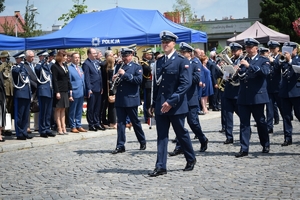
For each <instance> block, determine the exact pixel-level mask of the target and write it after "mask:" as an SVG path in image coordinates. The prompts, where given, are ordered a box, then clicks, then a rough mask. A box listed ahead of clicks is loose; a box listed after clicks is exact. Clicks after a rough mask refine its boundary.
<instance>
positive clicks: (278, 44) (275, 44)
mask: <svg viewBox="0 0 300 200" xmlns="http://www.w3.org/2000/svg"><path fill="white" fill-rule="evenodd" d="M267 45H268V47H269V48H274V49H275V48H276V47H280V43H279V42H277V41H274V40H270V41H269V42H268V44H267Z"/></svg>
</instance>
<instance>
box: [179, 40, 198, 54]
mask: <svg viewBox="0 0 300 200" xmlns="http://www.w3.org/2000/svg"><path fill="white" fill-rule="evenodd" d="M179 47H180V50H181V51H187V52H192V51H194V48H193V47H191V46H190V45H189V44H187V43H185V42H180V44H179Z"/></svg>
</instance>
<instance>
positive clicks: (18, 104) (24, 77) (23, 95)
mask: <svg viewBox="0 0 300 200" xmlns="http://www.w3.org/2000/svg"><path fill="white" fill-rule="evenodd" d="M13 57H14V58H15V59H16V62H17V64H16V65H14V66H13V68H12V78H13V85H14V106H15V112H14V114H15V129H16V136H17V140H26V139H32V137H30V136H28V133H27V127H28V121H29V120H28V119H29V118H30V117H29V114H30V112H29V107H30V100H31V90H30V76H29V73H28V71H27V69H26V68H25V66H24V64H23V63H21V61H22V60H23V59H24V57H25V55H24V52H19V53H17V54H15V55H14V56H13Z"/></svg>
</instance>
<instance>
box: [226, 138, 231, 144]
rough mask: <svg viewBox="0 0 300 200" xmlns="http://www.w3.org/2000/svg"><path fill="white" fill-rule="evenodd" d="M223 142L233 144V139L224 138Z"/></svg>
mask: <svg viewBox="0 0 300 200" xmlns="http://www.w3.org/2000/svg"><path fill="white" fill-rule="evenodd" d="M224 144H233V139H226V140H225V142H224Z"/></svg>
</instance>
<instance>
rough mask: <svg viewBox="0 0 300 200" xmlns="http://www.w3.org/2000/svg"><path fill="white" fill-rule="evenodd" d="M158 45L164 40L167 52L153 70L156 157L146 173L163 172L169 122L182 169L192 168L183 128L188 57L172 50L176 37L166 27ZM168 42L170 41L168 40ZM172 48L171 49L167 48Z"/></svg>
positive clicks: (192, 158)
mask: <svg viewBox="0 0 300 200" xmlns="http://www.w3.org/2000/svg"><path fill="white" fill-rule="evenodd" d="M160 38H161V40H162V46H163V45H164V43H168V47H166V49H167V48H170V50H169V49H168V55H167V52H166V51H165V54H166V55H165V56H163V57H161V58H159V59H158V60H157V62H156V68H155V73H154V84H153V85H154V88H153V104H152V108H153V109H152V110H154V113H155V120H156V127H157V160H156V165H155V169H154V171H152V172H150V173H149V176H159V175H163V174H166V173H167V155H168V154H167V152H168V140H169V137H168V135H169V128H170V124H172V126H173V129H174V131H175V134H176V137H177V140H178V141H179V143H180V145H181V148H182V150H183V153H184V156H185V158H186V161H187V164H186V167H185V168H184V171H190V170H193V168H194V165H195V163H196V158H195V153H194V150H193V147H192V143H191V139H190V135H189V133H188V131H187V130H186V129H185V128H184V122H185V117H186V114H187V113H188V110H189V108H188V102H187V96H186V93H187V91H188V89H189V88H190V86H191V81H190V80H191V77H190V72H189V69H188V68H189V61H188V60H187V59H186V58H184V57H183V56H181V55H178V54H177V52H176V51H175V49H174V47H175V42H176V39H177V38H178V37H177V36H176V35H174V34H173V33H171V32H169V31H162V32H161V33H160ZM170 43H171V44H170ZM170 45H171V47H169V46H170ZM171 48H172V49H171Z"/></svg>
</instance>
